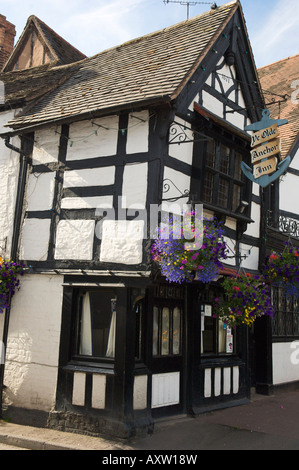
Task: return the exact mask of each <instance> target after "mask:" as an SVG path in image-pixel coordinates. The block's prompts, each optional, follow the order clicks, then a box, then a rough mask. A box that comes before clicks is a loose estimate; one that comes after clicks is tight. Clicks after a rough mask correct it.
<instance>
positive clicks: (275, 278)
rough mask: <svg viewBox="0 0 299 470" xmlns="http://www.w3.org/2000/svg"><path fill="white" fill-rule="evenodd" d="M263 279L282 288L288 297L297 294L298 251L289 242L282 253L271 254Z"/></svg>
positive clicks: (298, 273)
mask: <svg viewBox="0 0 299 470" xmlns="http://www.w3.org/2000/svg"><path fill="white" fill-rule="evenodd" d="M263 274H264V276H265V279H266V280H267V281H268V282H269V283H270V284H271V285H273V286H278V287H279V286H282V287H283V288H284V290H285V292H286V294H289V295H298V294H299V251H298V250H297V249H296V248H294V247H293V246H292V244H290V243H289V242H287V243H286V247H285V249H284V251H283V252H282V253H274V252H273V253H271V255H270V256H269V257H268V259H267V262H266V264H265V268H264V273H263Z"/></svg>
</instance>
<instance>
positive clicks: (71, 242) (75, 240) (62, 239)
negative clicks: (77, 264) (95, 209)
mask: <svg viewBox="0 0 299 470" xmlns="http://www.w3.org/2000/svg"><path fill="white" fill-rule="evenodd" d="M94 234H95V221H94V220H60V222H59V224H58V227H57V233H56V248H55V259H62V260H68V259H69V260H92V255H93V242H94Z"/></svg>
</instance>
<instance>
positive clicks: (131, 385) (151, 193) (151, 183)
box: [0, 2, 264, 437]
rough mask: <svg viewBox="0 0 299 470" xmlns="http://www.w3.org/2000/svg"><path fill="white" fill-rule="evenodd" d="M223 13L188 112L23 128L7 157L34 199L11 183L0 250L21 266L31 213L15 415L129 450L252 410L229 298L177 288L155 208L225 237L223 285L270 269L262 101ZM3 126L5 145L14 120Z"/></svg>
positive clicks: (243, 42)
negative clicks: (196, 218)
mask: <svg viewBox="0 0 299 470" xmlns="http://www.w3.org/2000/svg"><path fill="white" fill-rule="evenodd" d="M226 8H227V11H228V12H229V13H227V17H225V19H224V20H223V24H221V25H220V26H221V27H219V28H218V29H217V34H215V36H214V37H213V43H209V44H208V45H207V46H206V48H205V54H204V55H203V58H202V59H199V60H197V62H195V63H194V65H193V69H192V73H191V74H190V76H189V79H188V81H186V83H184V85H183V86H181V88H180V89H179V91H177V94H176V98H175V99H174V98H173V99H166V98H165V99H163V100H161V99H160V98H159V99H156V101H154V100H152V102H150V103H149V102H145V101H144V102H142V101H141V102H140V103H137V104H136V103H135V104H134V105H133V104H132V103H130V102H129V99H128V103H127V106H121V107H119V109H114V110H113V112H110V111H109V109H101V110H100V111H99V112H98V113H93V115H90V116H86V115H85V114H84V116H83V118H82V116H80V115H78V116H75V117H72V116H71V117H68V118H67V117H65V116H63V117H61V119H60V120H59V119H58V118H57V119H55V120H53V121H52V122H44V123H36V124H32V125H30V126H28V125H27V126H26V129H25V128H24V129H23V130H22V131H20V130H18V128H17V126H14V129H13V135H14V137H12V136H10V137H11V140H10V143H12V142H13V143H14V145H15V146H16V147H17V148H19V149H20V148H22V149H25V150H26V155H27V158H26V159H25V163H24V162H23V163H21V166H22V165H23V170H22V172H21V173H20V176H19V181H20V179H21V180H22V179H23V183H24V193H23V198H22V197H19V198H18V197H17V196H16V194H17V190H16V189H14V188H16V184H17V178H18V166H17V165H15V166H14V170H13V176H12V177H11V176H10V174H9V171H8V170H5V171H6V174H5V178H6V182H7V187H9V191H8V196H7V198H5V199H3V202H2V209H3V210H2V214H6V219H5V221H4V222H3V224H2V234H1V236H0V238H1V240H2V243H3V240H4V239H6V240H8V241H7V245H6V247H7V248H6V250H7V253H6V254H5V253H3V256H4V255H6V256H9V246H10V244H9V243H10V241H9V240H11V233H10V231H9V227H11V224H10V223H9V221H10V220H13V218H14V217H15V220H16V216H15V214H16V212H17V211H19V208H18V207H16V204H15V211H13V207H14V202H15V201H16V203H18V201H19V204H21V205H22V213H21V214H19V225H17V224H15V230H19V231H18V233H17V235H15V236H14V237H15V238H16V236H17V239H18V243H19V244H18V258H19V259H20V260H22V261H23V262H24V263H25V264H26V267H27V268H26V274H25V275H24V278H23V279H22V287H21V290H20V291H19V292H18V293H17V294H16V295H15V297H14V298H13V303H12V310H11V315H10V324H9V336H8V345H7V351H6V366H5V372H6V374H5V385H6V387H7V388H6V391H5V398H6V402H7V404H8V405H9V410H11V413H12V412H14V411H15V412H17V411H18V410H26V411H27V410H28V411H30V412H31V415H34V414H35V415H39V416H40V417H43V419H46V420H47V421H48V425H50V426H53V427H56V428H58V429H73V430H78V431H85V432H91V433H105V434H112V435H116V436H121V437H126V436H130V435H132V434H134V433H135V432H138V431H139V430H145V431H151V430H152V429H153V426H154V422H155V418H156V417H159V416H165V415H171V414H176V413H188V414H191V415H197V414H199V413H202V412H204V411H206V410H211V409H215V408H219V407H223V406H229V405H231V404H237V403H244V402H246V401H247V400H248V399H249V397H250V387H251V385H252V381H251V378H252V376H253V375H254V374H253V372H252V370H253V368H254V367H255V366H254V361H252V359H251V355H250V354H251V350H250V347H249V344H250V338H248V331H247V330H246V329H245V328H244V330H242V329H240V331H239V330H236V331H229V330H228V329H224V325H223V324H221V323H220V322H218V321H217V320H216V319H214V318H213V316H212V307H211V305H212V302H213V299H214V298H215V297H216V296H217V292H219V285H218V283H217V282H214V283H213V284H212V285H210V286H209V287H208V288H207V287H205V285H203V284H201V283H199V282H197V281H195V282H193V283H192V284H188V285H181V286H178V285H172V284H168V283H167V282H165V280H163V278H162V277H161V276H160V274H159V271H158V270H157V267H156V266H155V265H154V264H153V262H152V260H151V256H150V247H151V239H150V237H149V227H150V220H149V214H150V207H151V205H157V206H159V207H160V208H161V211H166V212H167V211H168V210H169V204H170V202H171V201H175V203H176V204H178V205H181V204H183V203H188V202H190V201H192V202H193V203H202V204H203V205H204V214H205V216H207V217H210V216H211V217H212V216H216V217H217V218H219V219H221V220H222V221H223V222H224V224H225V229H226V235H225V239H226V242H227V245H228V246H229V248H230V252H231V257H230V258H229V259H228V260H227V262H226V263H227V264H226V268H225V270H224V271H223V273H222V274H223V275H225V274H226V273H230V272H233V271H234V270H237V269H238V268H239V266H240V263H242V267H243V268H244V269H246V270H247V271H248V272H253V273H254V272H257V271H258V269H259V263H260V256H261V249H263V248H264V246H263V244H262V243H261V237H262V234H261V227H262V209H263V207H262V203H263V198H262V197H261V192H260V188H259V187H258V185H256V184H252V183H251V182H249V181H248V180H246V179H245V178H244V176H243V174H242V172H241V168H240V164H241V161H249V157H250V154H249V147H250V137H249V135H248V134H247V133H245V132H244V126H246V125H247V124H249V123H251V122H255V121H258V120H259V119H260V115H259V112H260V109H261V108H262V107H263V99H262V96H261V93H260V91H259V88H258V85H257V83H258V78H257V74H256V70H255V66H254V63H253V59H252V55H251V52H250V45H249V42H248V39H247V34H246V29H245V25H244V21H243V17H242V12H241V8H240V5H239V3H238V2H233V3H232V4H228V6H226ZM211 18H213V15H212V14H211ZM209 21H212V20H209ZM190 24H191V23H190ZM174 28H175V27H174ZM182 58H183V53H182ZM87 60H88V59H87ZM6 113H7V112H3V114H2V115H1V123H2V130H1V133H2V134H5V132H6V131H7V129H8V128H7V127H4V125H5V124H7V122H11V123H12V122H13V119H14V118H13V116H7V114H6ZM86 114H87V113H86ZM12 127H13V125H12V124H11V128H12ZM9 130H10V131H11V129H9ZM7 134H9V131H8V132H7ZM8 145H9V144H8ZM25 150H24V152H25ZM1 158H2V161H3V164H2V167H3V169H5V168H8V169H9V168H11V167H10V165H11V162H12V159H15V160H16V161H21V162H22V161H23V160H22V159H21V157H20V156H18V154H17V152H15V151H14V150H13V149H12V148H7V147H5V145H4V143H3V142H2V147H1ZM19 187H20V186H19ZM10 193H11V198H10V197H9V194H10ZM182 196H185V197H182ZM4 201H5V202H4ZM242 201H245V202H247V203H248V205H247V206H246V207H245V210H240V204H241V202H242ZM243 209H244V207H243ZM18 213H19V212H18ZM1 246H2V245H1ZM0 321H1V322H2V318H0ZM2 323H3V322H2ZM2 323H0V326H2ZM228 341H229V342H231V343H233V347H232V349H228V347H227V342H228ZM29 414H30V413H29Z"/></svg>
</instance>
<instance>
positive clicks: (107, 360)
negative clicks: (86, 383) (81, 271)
mask: <svg viewBox="0 0 299 470" xmlns="http://www.w3.org/2000/svg"><path fill="white" fill-rule="evenodd" d="M100 290H101V291H104V290H106V291H107V290H111V291H113V292H114V295H115V296H117V293H116V292H115V288H114V287H111V286H107V287H102V288H100V289H99V288H98V287H84V286H78V287H75V288H74V290H73V296H72V337H71V338H72V339H71V343H70V361H69V362H71V363H80V364H84V365H88V364H89V363H90V364H92V365H93V366H95V365H102V364H107V365H110V366H113V365H114V363H115V357H108V356H107V357H105V356H94V355H84V354H80V353H79V352H78V351H79V348H80V318H81V315H82V299H83V291H86V292H92V291H94V292H99V291H100Z"/></svg>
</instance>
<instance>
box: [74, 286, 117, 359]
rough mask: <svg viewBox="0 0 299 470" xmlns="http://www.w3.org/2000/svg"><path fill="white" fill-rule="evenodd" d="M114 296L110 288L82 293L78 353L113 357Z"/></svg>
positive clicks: (114, 327)
mask: <svg viewBox="0 0 299 470" xmlns="http://www.w3.org/2000/svg"><path fill="white" fill-rule="evenodd" d="M115 329H116V298H115V295H114V292H113V291H112V290H103V291H98V292H95V291H90V292H86V293H84V295H83V300H82V306H81V312H80V324H79V351H78V353H79V354H80V355H84V356H94V357H114V353H115Z"/></svg>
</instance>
